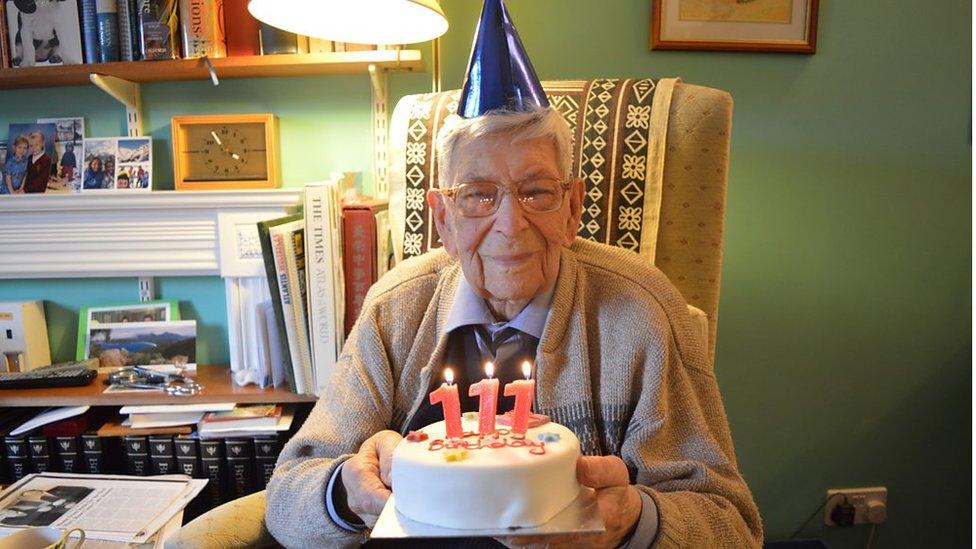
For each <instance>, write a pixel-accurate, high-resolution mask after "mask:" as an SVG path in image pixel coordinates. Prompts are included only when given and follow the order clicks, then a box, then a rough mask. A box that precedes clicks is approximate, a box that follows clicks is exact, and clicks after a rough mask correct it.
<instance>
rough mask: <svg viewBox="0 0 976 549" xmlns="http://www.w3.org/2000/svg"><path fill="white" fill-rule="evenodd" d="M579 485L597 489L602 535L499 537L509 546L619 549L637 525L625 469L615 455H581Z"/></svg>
mask: <svg viewBox="0 0 976 549" xmlns="http://www.w3.org/2000/svg"><path fill="white" fill-rule="evenodd" d="M576 476H577V478H578V479H579V482H580V484H582V485H583V486H588V487H590V488H593V489H595V490H596V502H597V505H598V506H599V508H600V515H601V516H602V517H603V523H604V524H605V525H606V531H605V532H604V533H603V534H575V535H565V536H521V537H507V538H499V539H498V541H500V542H502V543H503V544H505V545H507V546H508V547H547V548H556V547H601V548H605V547H611V548H612V547H619V546H620V545H621V544H622V543H623V542H624V541H625V540H626V539H628V537H629V536H630V534H631V532H632V531H633V529H634V527H635V526H636V525H637V520H638V519H639V518H640V513H641V497H640V494H639V493H638V492H637V489H636V488H634V487H633V486H631V485H630V475H629V474H628V473H627V466H626V465H625V464H624V461H623V460H622V459H620V458H619V457H617V456H581V457H580V458H579V461H577V462H576Z"/></svg>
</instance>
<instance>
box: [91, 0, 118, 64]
mask: <svg viewBox="0 0 976 549" xmlns="http://www.w3.org/2000/svg"><path fill="white" fill-rule="evenodd" d="M95 20H96V22H97V24H98V62H99V63H111V62H113V61H119V60H121V59H122V57H121V55H120V51H119V50H120V44H119V5H118V1H117V0H96V2H95Z"/></svg>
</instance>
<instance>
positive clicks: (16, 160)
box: [0, 124, 61, 194]
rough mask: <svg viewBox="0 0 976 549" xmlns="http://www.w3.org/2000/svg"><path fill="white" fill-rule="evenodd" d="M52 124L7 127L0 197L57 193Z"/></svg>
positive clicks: (53, 129) (11, 125)
mask: <svg viewBox="0 0 976 549" xmlns="http://www.w3.org/2000/svg"><path fill="white" fill-rule="evenodd" d="M54 135H55V126H54V124H10V126H9V139H8V143H9V144H10V154H9V155H7V160H6V161H5V162H4V169H3V183H4V185H3V186H4V188H5V189H4V190H3V191H0V194H19V193H43V192H47V190H48V188H49V185H51V184H52V183H53V185H52V186H51V190H52V191H55V190H61V189H60V187H59V185H58V180H57V178H56V177H54V176H53V174H54V169H55V164H54V160H53V158H54V155H55V152H54Z"/></svg>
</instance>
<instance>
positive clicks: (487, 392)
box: [468, 361, 498, 435]
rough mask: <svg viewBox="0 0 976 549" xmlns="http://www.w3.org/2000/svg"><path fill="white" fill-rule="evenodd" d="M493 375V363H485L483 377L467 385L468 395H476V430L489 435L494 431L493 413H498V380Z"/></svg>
mask: <svg viewBox="0 0 976 549" xmlns="http://www.w3.org/2000/svg"><path fill="white" fill-rule="evenodd" d="M494 375H495V365H494V364H493V363H492V362H490V361H489V362H487V363H485V376H486V378H485V379H482V380H481V381H479V382H478V383H475V384H474V385H471V386H470V387H468V396H477V397H478V417H479V418H480V419H479V422H478V432H479V433H481V434H482V435H490V434H492V433H494V432H495V414H497V413H498V380H497V379H494V378H493V377H492V376H494Z"/></svg>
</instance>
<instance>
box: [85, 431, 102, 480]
mask: <svg viewBox="0 0 976 549" xmlns="http://www.w3.org/2000/svg"><path fill="white" fill-rule="evenodd" d="M81 457H82V461H83V462H84V469H85V472H87V473H92V474H100V473H105V472H106V469H105V467H104V464H105V460H104V459H103V453H102V439H101V437H99V436H98V434H96V433H93V432H89V433H85V434H83V435H81Z"/></svg>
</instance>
